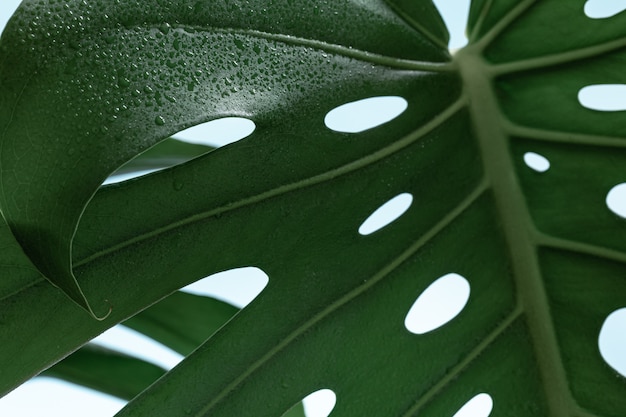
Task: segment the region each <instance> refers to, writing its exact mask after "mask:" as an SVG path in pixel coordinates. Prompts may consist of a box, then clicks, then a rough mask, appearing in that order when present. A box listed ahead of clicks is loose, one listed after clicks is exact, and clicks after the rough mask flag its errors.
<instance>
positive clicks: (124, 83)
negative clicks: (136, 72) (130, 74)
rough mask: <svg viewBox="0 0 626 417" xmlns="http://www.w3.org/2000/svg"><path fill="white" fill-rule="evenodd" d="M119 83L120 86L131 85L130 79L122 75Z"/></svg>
mask: <svg viewBox="0 0 626 417" xmlns="http://www.w3.org/2000/svg"><path fill="white" fill-rule="evenodd" d="M117 85H118V86H119V87H120V88H127V87H128V86H130V80H129V79H128V78H125V77H121V78H120V79H118V80H117Z"/></svg>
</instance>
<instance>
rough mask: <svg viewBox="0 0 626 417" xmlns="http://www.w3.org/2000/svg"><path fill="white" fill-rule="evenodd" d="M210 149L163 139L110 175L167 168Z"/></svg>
mask: <svg viewBox="0 0 626 417" xmlns="http://www.w3.org/2000/svg"><path fill="white" fill-rule="evenodd" d="M211 150H213V148H211V147H209V146H204V145H197V144H192V143H186V142H183V141H180V140H177V139H175V138H169V139H165V140H164V141H162V142H159V143H158V144H157V145H155V146H153V147H152V148H150V149H148V150H147V151H145V152H142V153H141V154H140V155H138V156H137V157H135V158H133V159H131V160H130V161H128V162H127V163H125V164H124V165H122V166H121V167H120V168H118V169H117V170H116V171H115V172H114V173H113V174H111V176H113V175H122V174H130V173H133V172H139V171H153V170H159V169H163V168H169V167H171V166H174V165H179V164H182V163H183V162H187V161H189V160H191V159H193V158H195V157H197V156H200V155H202V154H204V153H207V152H209V151H211Z"/></svg>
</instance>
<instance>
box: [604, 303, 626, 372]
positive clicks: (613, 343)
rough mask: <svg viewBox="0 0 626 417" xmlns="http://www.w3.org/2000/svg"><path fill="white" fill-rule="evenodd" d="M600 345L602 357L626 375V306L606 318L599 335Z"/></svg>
mask: <svg viewBox="0 0 626 417" xmlns="http://www.w3.org/2000/svg"><path fill="white" fill-rule="evenodd" d="M598 347H599V349H600V354H601V355H602V359H604V361H605V362H606V363H607V364H608V365H609V366H610V367H611V368H613V369H615V370H616V371H617V372H618V373H619V374H620V375H622V376H624V377H626V354H625V352H626V308H621V309H619V310H615V311H614V312H612V313H611V314H609V315H608V316H607V318H606V319H605V320H604V323H603V324H602V328H601V329H600V335H599V336H598Z"/></svg>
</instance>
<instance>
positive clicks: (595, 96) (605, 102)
mask: <svg viewBox="0 0 626 417" xmlns="http://www.w3.org/2000/svg"><path fill="white" fill-rule="evenodd" d="M578 102H579V103H580V104H581V105H582V106H583V107H586V108H588V109H590V110H598V111H622V110H626V84H594V85H588V86H586V87H583V88H581V89H580V91H579V92H578Z"/></svg>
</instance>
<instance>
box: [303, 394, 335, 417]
mask: <svg viewBox="0 0 626 417" xmlns="http://www.w3.org/2000/svg"><path fill="white" fill-rule="evenodd" d="M302 403H303V405H304V413H305V414H306V417H328V415H330V413H331V412H332V411H333V408H335V404H336V403H337V396H336V395H335V393H334V392H333V391H332V390H329V389H321V390H318V391H315V392H313V393H311V394H309V395H307V396H306V397H304V399H303V400H302Z"/></svg>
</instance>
